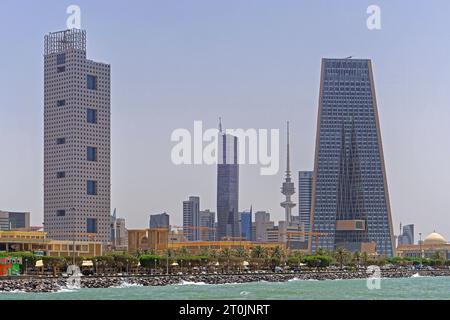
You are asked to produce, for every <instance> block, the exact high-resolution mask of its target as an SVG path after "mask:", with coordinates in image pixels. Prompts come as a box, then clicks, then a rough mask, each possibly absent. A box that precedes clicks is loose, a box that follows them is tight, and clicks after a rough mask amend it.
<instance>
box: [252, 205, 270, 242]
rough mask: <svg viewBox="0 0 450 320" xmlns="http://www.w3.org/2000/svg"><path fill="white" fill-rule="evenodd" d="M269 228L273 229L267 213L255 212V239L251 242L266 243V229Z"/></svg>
mask: <svg viewBox="0 0 450 320" xmlns="http://www.w3.org/2000/svg"><path fill="white" fill-rule="evenodd" d="M270 226H272V227H273V222H271V221H270V213H269V212H266V211H258V212H255V238H254V239H253V240H254V241H257V242H264V241H267V228H268V227H270Z"/></svg>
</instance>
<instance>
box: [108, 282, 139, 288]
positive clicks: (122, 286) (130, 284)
mask: <svg viewBox="0 0 450 320" xmlns="http://www.w3.org/2000/svg"><path fill="white" fill-rule="evenodd" d="M133 287H143V285H142V284H139V283H130V282H122V283H121V284H120V285H118V286H115V287H112V288H117V289H121V288H133Z"/></svg>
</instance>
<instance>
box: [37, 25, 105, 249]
mask: <svg viewBox="0 0 450 320" xmlns="http://www.w3.org/2000/svg"><path fill="white" fill-rule="evenodd" d="M110 72H111V71H110V66H109V65H108V64H104V63H99V62H94V61H92V60H88V59H87V57H86V32H85V31H84V30H78V29H72V30H66V31H60V32H55V33H50V34H48V35H47V36H46V37H45V52H44V228H45V231H46V232H48V235H49V237H50V238H54V239H61V240H87V239H88V237H87V234H95V237H94V240H96V241H102V242H108V240H109V238H110V211H111V210H110V193H111V192H110V190H111V187H110V185H111V182H110V172H111V167H110V162H111V161H110V159H111V155H110V152H111V151H110V145H111V135H110V130H111V120H110V113H111V98H110V97H111V91H110V90H111V88H110ZM91 239H92V237H91Z"/></svg>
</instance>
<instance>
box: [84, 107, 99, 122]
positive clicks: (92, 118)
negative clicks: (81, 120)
mask: <svg viewBox="0 0 450 320" xmlns="http://www.w3.org/2000/svg"><path fill="white" fill-rule="evenodd" d="M86 116H87V122H88V123H97V110H95V109H87V114H86Z"/></svg>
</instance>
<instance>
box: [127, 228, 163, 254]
mask: <svg viewBox="0 0 450 320" xmlns="http://www.w3.org/2000/svg"><path fill="white" fill-rule="evenodd" d="M168 240H169V230H168V229H166V228H155V229H130V230H128V252H130V253H135V252H137V251H159V250H165V249H167V246H168Z"/></svg>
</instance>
